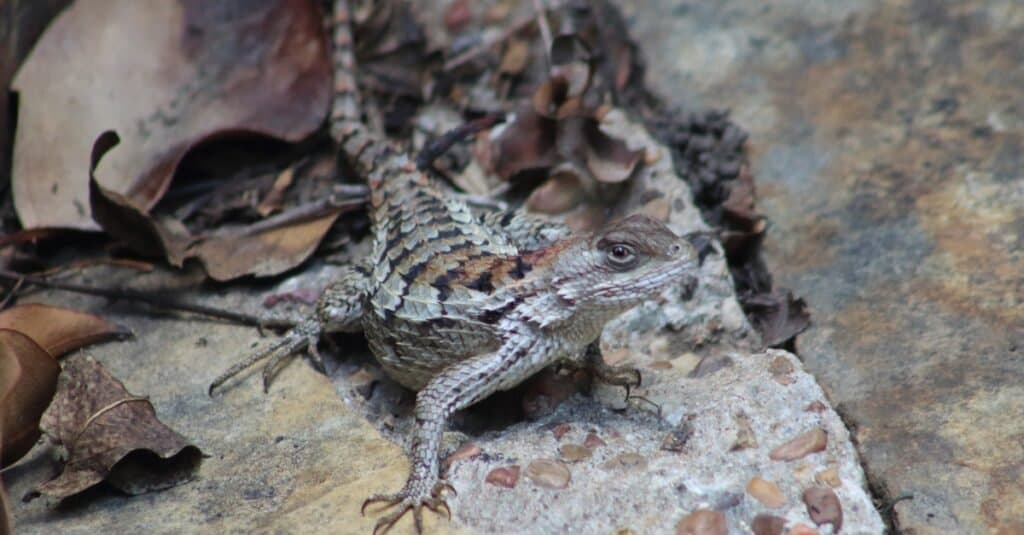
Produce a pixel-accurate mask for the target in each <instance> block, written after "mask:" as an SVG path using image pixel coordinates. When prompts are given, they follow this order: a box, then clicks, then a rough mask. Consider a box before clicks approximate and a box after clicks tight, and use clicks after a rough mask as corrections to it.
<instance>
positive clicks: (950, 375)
mask: <svg viewBox="0 0 1024 535" xmlns="http://www.w3.org/2000/svg"><path fill="white" fill-rule="evenodd" d="M623 4H624V10H625V11H626V12H627V14H628V17H629V20H630V23H631V31H632V34H633V36H634V38H636V39H637V40H638V41H639V42H640V43H641V46H642V49H643V50H644V52H645V56H646V58H647V59H648V67H649V68H648V76H647V78H648V82H649V83H650V84H651V85H652V86H653V87H654V88H655V90H657V91H658V92H659V93H661V94H663V95H666V96H668V97H669V98H670V99H671V100H672V101H674V102H675V103H676V104H678V105H681V106H684V107H686V108H693V107H717V108H728V109H731V110H732V116H733V119H734V120H735V121H736V122H737V123H738V124H740V125H742V126H743V127H744V128H746V129H748V130H749V131H750V138H749V139H750V142H749V146H750V148H751V149H752V164H753V170H754V173H755V176H757V180H758V186H759V193H760V198H761V200H760V203H759V206H760V208H761V210H762V211H763V212H766V214H767V215H768V217H769V219H770V220H771V222H772V225H773V226H772V229H771V231H770V232H769V234H768V241H767V244H766V248H767V255H768V260H769V266H770V269H771V271H772V273H774V274H775V275H776V279H777V282H778V283H780V284H781V285H782V286H786V287H789V288H793V289H794V290H795V291H796V292H797V293H798V294H799V295H801V296H803V297H805V298H806V299H807V300H808V302H809V303H810V305H811V306H812V309H813V317H814V327H813V328H812V329H811V330H810V331H809V332H807V333H806V334H804V335H803V336H802V337H801V338H800V339H799V341H798V345H799V351H800V354H801V357H802V358H803V359H804V361H805V365H806V366H807V368H808V370H809V371H810V372H811V373H813V374H815V376H817V377H818V379H819V380H820V381H821V382H822V384H823V386H824V387H825V390H826V392H827V393H828V395H829V398H830V399H831V400H832V402H833V403H835V404H836V405H837V406H839V407H841V409H842V413H843V415H844V416H845V418H846V419H847V423H849V424H850V425H851V426H852V427H853V428H854V429H855V436H856V442H857V444H858V445H859V447H860V453H861V455H862V457H863V459H864V462H865V464H866V468H867V471H868V474H869V477H870V478H871V479H872V481H873V483H874V485H875V488H877V489H878V490H879V491H881V493H882V495H883V496H882V497H883V498H885V499H889V500H893V499H896V498H898V497H904V496H906V495H913V499H904V500H901V501H898V502H897V503H896V505H895V507H894V521H895V524H896V526H897V527H898V528H899V529H901V530H905V532H907V533H982V532H989V533H995V532H999V533H1021V532H1024V487H1022V486H1021V481H1024V461H1022V459H1024V426H1022V424H1021V419H1020V415H1021V414H1024V387H1022V385H1024V159H1022V156H1021V155H1022V154H1024V106H1022V101H1021V93H1022V91H1024V70H1022V69H1021V68H1020V66H1021V62H1022V61H1024V55H1022V50H1024V49H1022V48H1021V37H1022V35H1024V11H1022V10H1021V8H1020V3H1019V2H1017V1H1015V0H995V1H981V0H967V1H963V2H953V3H948V2H947V3H942V2H926V1H908V0H880V1H849V2H840V3H835V2H832V3H824V2H817V3H810V4H808V3H806V2H796V1H782V2H771V3H770V4H766V3H764V2H757V1H751V0H726V1H723V2H699V1H683V2H671V3H652V2H637V1H626V2H623ZM830 438H831V437H830Z"/></svg>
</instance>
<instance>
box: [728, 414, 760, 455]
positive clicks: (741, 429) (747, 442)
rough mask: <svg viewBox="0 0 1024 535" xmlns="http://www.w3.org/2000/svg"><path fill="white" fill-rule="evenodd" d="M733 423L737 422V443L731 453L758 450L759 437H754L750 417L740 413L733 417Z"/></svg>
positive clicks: (733, 445)
mask: <svg viewBox="0 0 1024 535" xmlns="http://www.w3.org/2000/svg"><path fill="white" fill-rule="evenodd" d="M733 421H735V422H736V442H734V443H733V444H732V447H731V448H730V451H737V450H745V449H751V448H756V447H757V436H756V435H754V428H753V425H752V422H751V421H750V417H749V416H747V415H746V414H744V413H742V412H740V413H738V414H736V415H735V416H734V417H733Z"/></svg>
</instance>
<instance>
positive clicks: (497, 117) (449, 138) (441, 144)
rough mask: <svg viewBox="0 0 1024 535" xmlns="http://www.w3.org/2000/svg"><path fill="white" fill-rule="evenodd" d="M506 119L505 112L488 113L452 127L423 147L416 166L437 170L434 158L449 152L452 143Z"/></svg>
mask: <svg viewBox="0 0 1024 535" xmlns="http://www.w3.org/2000/svg"><path fill="white" fill-rule="evenodd" d="M504 119H505V114H503V113H488V114H487V115H484V116H483V117H480V118H478V119H474V120H472V121H468V122H466V123H463V124H461V125H459V126H457V127H455V128H452V129H451V130H449V131H447V132H445V133H444V134H441V135H440V136H439V137H437V138H435V139H433V140H431V141H430V142H429V143H427V144H426V145H424V146H423V149H422V150H420V152H419V154H417V155H416V167H417V168H419V169H420V170H421V171H435V169H434V160H436V159H438V158H440V157H441V155H442V154H444V153H445V152H448V149H450V148H451V147H452V145H454V144H456V143H458V142H459V141H462V140H463V139H466V138H467V137H469V136H471V135H473V134H476V133H477V132H480V131H481V130H486V129H488V128H490V127H492V126H494V125H495V124H497V123H499V122H501V121H503V120H504ZM435 172H436V171H435Z"/></svg>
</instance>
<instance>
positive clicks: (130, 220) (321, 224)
mask: <svg viewBox="0 0 1024 535" xmlns="http://www.w3.org/2000/svg"><path fill="white" fill-rule="evenodd" d="M117 143H118V136H117V134H115V133H113V132H105V133H104V134H103V135H101V136H100V137H99V138H98V139H97V140H96V144H95V146H94V148H93V155H92V158H93V159H92V167H93V168H95V166H96V165H97V164H98V163H99V161H100V160H101V159H102V158H103V156H104V154H105V153H106V152H107V151H108V150H110V148H112V147H114V146H115V145H117ZM89 187H90V203H91V206H92V213H93V217H94V218H95V219H96V221H97V222H98V223H99V224H100V225H101V226H102V227H103V229H104V230H105V231H107V233H109V234H110V235H112V236H114V237H115V238H117V239H119V240H120V241H122V242H124V243H125V244H126V245H127V246H129V247H131V248H132V249H134V250H136V251H138V252H139V253H141V254H148V255H151V256H163V257H164V258H166V259H167V261H168V262H169V263H170V264H171V265H173V266H175V267H181V266H182V265H184V263H185V260H187V259H189V258H198V259H199V260H200V261H201V262H202V264H203V267H204V269H205V270H206V273H207V274H208V275H209V276H210V277H213V278H214V279H216V280H229V279H233V278H236V277H241V276H244V275H257V276H269V275H276V274H278V273H282V272H284V271H287V270H289V269H291V268H293V267H295V266H297V265H298V264H300V263H302V262H303V261H304V260H306V258H308V257H309V255H311V254H312V253H313V251H314V250H315V249H316V246H317V245H318V244H319V243H320V239H321V238H323V236H324V234H326V233H327V230H328V229H330V228H331V225H332V224H334V220H335V219H337V217H338V216H339V215H340V214H341V213H342V212H344V211H346V210H350V209H354V208H356V207H357V206H358V205H359V204H358V203H351V204H348V205H344V206H343V205H339V204H335V203H334V201H333V200H332V199H322V200H320V201H318V202H317V203H314V204H308V205H304V206H299V207H296V208H294V209H292V210H289V211H287V212H284V213H281V214H278V215H276V216H274V217H270V218H268V219H264V220H262V221H258V222H256V223H253V224H251V225H236V226H227V227H222V228H220V229H217V230H216V231H214V232H212V233H210V234H208V235H205V236H192V235H191V234H190V233H189V231H188V229H186V228H185V226H184V224H182V223H181V222H180V221H178V220H177V219H174V218H172V217H169V216H163V215H159V214H155V215H152V214H146V213H144V212H143V210H142V209H141V207H139V206H136V205H134V204H133V203H132V202H131V201H130V200H129V199H128V198H126V197H124V196H122V195H119V194H117V193H115V192H112V191H110V190H107V189H105V188H103V187H102V186H100V184H99V182H98V181H96V180H95V179H92V180H90V181H89Z"/></svg>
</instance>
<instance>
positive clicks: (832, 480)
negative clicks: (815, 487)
mask: <svg viewBox="0 0 1024 535" xmlns="http://www.w3.org/2000/svg"><path fill="white" fill-rule="evenodd" d="M814 482H815V483H817V484H819V485H828V486H830V487H832V488H834V489H836V488H839V487H841V486H842V485H843V481H842V480H841V479H839V470H838V469H836V467H834V466H833V467H832V468H828V469H825V470H822V471H821V472H818V473H817V474H814Z"/></svg>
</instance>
